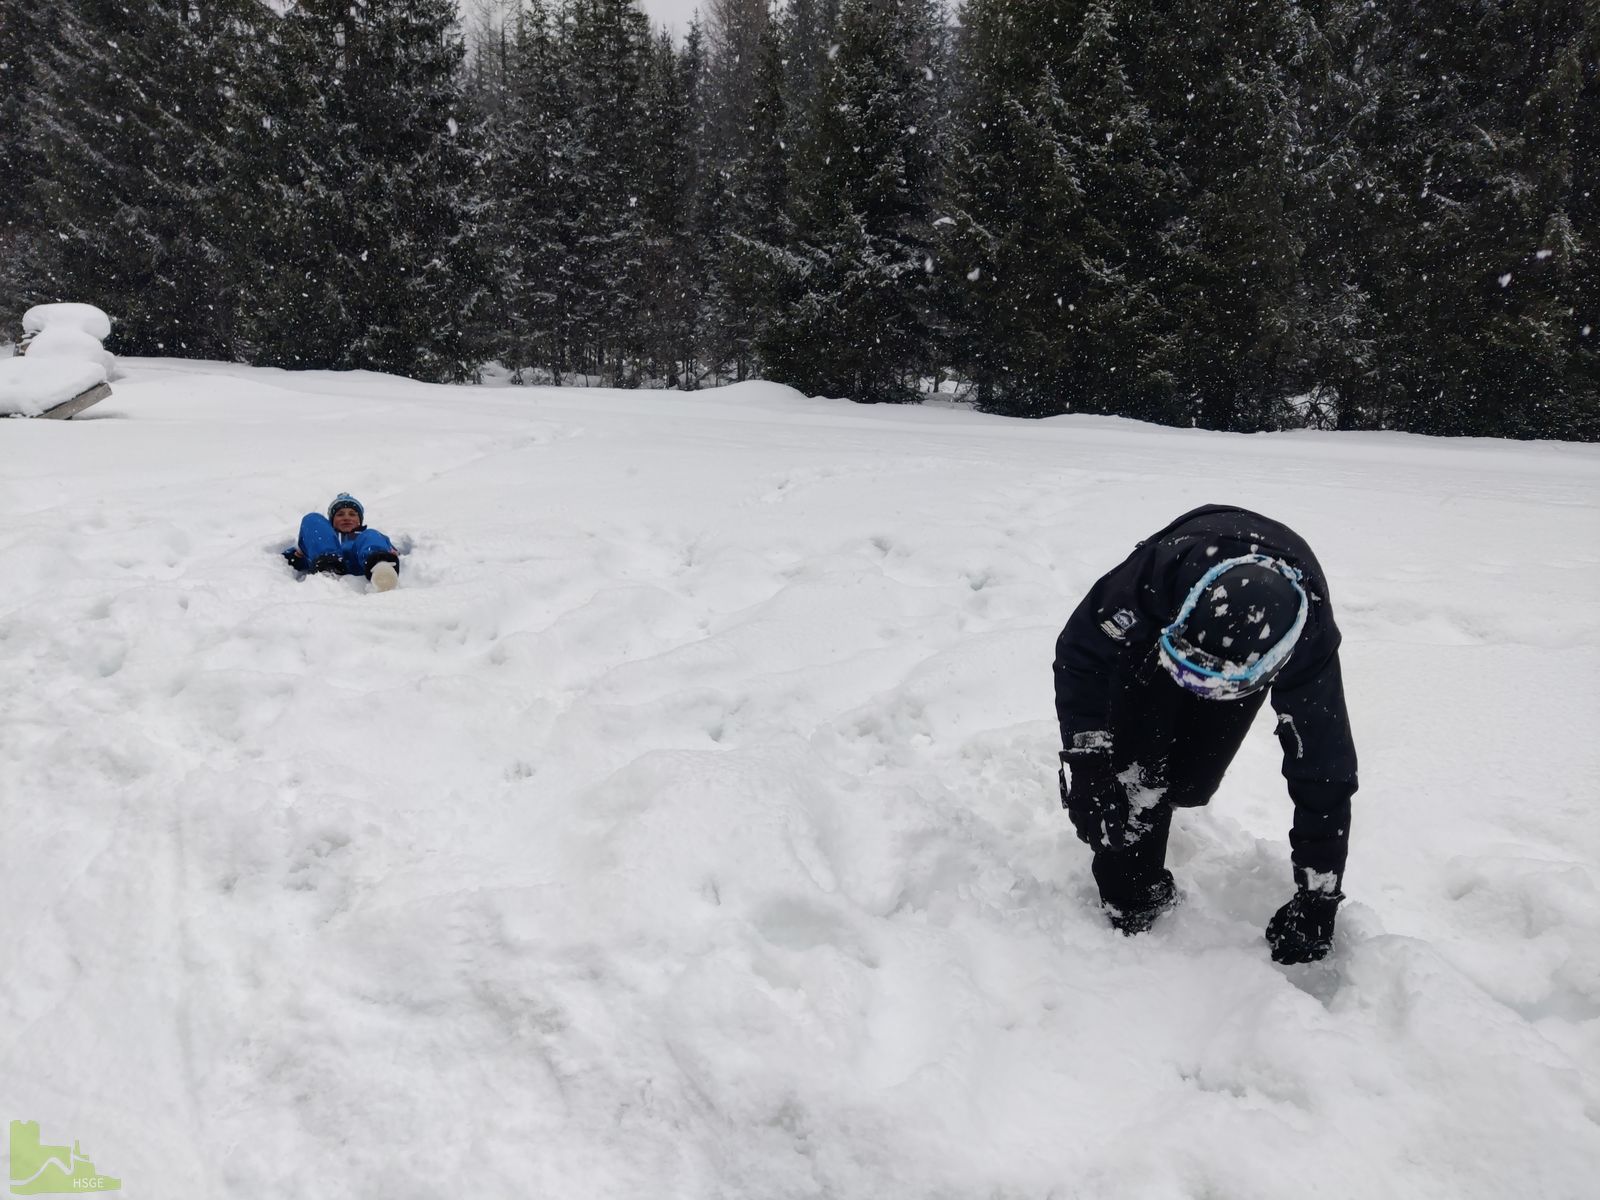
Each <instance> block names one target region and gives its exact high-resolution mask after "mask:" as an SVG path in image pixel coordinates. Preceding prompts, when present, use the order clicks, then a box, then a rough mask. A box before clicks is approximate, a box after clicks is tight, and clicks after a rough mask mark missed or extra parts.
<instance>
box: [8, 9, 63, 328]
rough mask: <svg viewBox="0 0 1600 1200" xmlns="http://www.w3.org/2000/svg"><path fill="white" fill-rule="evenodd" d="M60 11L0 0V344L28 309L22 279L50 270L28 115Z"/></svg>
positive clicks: (39, 154)
mask: <svg viewBox="0 0 1600 1200" xmlns="http://www.w3.org/2000/svg"><path fill="white" fill-rule="evenodd" d="M62 19H63V14H62V10H61V9H59V8H57V7H56V6H55V5H49V4H46V5H40V4H35V3H32V2H31V0H0V343H3V342H6V341H9V340H10V337H11V336H12V333H13V329H14V326H15V323H16V322H17V320H18V319H20V317H21V315H22V312H23V310H24V309H26V308H27V307H28V303H29V296H28V294H27V289H26V284H25V282H24V281H25V279H26V278H27V276H28V274H29V273H30V268H31V271H32V273H33V274H35V275H36V276H44V275H46V274H48V268H47V267H45V266H43V255H44V254H45V253H46V252H47V251H48V249H49V241H48V240H47V239H46V238H45V237H44V236H43V228H42V225H41V222H40V220H39V214H38V210H37V207H36V204H35V196H34V195H33V194H32V184H33V181H34V180H35V179H37V178H38V177H39V175H40V174H41V173H42V170H43V164H44V155H43V151H42V148H41V147H40V146H39V145H38V144H37V143H36V142H35V140H34V139H33V137H32V136H30V134H31V130H32V128H33V123H32V122H30V120H29V114H30V112H31V111H32V110H33V108H34V107H35V106H36V105H39V104H41V103H44V102H45V100H44V94H43V91H42V83H43V76H44V70H45V58H46V55H47V53H48V50H49V47H50V46H52V45H53V44H54V43H55V42H56V40H57V39H58V38H59V37H60V28H61V22H62Z"/></svg>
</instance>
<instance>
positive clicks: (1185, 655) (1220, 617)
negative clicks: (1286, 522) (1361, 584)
mask: <svg viewBox="0 0 1600 1200" xmlns="http://www.w3.org/2000/svg"><path fill="white" fill-rule="evenodd" d="M1309 609H1310V601H1309V599H1308V598H1307V596H1306V591H1305V588H1304V587H1302V586H1301V582H1300V572H1299V571H1298V570H1296V569H1295V568H1294V567H1291V566H1290V565H1289V564H1288V563H1286V562H1283V561H1282V560H1281V559H1276V558H1268V557H1267V556H1266V555H1264V554H1245V555H1241V556H1239V557H1238V558H1230V559H1227V560H1226V561H1224V562H1220V563H1218V564H1217V565H1216V566H1214V567H1212V568H1211V570H1209V571H1207V572H1206V573H1205V575H1203V576H1202V577H1201V579H1200V582H1199V583H1197V584H1195V585H1194V587H1193V588H1192V589H1190V591H1189V594H1188V596H1187V597H1186V598H1185V599H1184V602H1183V607H1182V608H1181V609H1180V610H1179V612H1178V616H1177V619H1176V620H1174V621H1173V622H1172V624H1170V625H1168V626H1167V627H1166V628H1165V629H1163V630H1162V631H1161V637H1160V639H1159V640H1158V642H1157V645H1158V647H1159V650H1158V653H1159V655H1160V659H1161V665H1162V666H1163V667H1165V668H1166V669H1167V673H1168V674H1169V675H1171V676H1172V678H1173V680H1174V681H1175V682H1176V683H1177V684H1178V686H1179V687H1181V688H1183V689H1184V690H1185V691H1188V692H1193V693H1194V694H1195V695H1197V696H1204V697H1206V698H1207V699H1210V700H1237V699H1240V698H1241V697H1244V696H1248V695H1251V694H1252V693H1254V692H1258V691H1260V690H1261V689H1262V688H1265V687H1267V686H1269V685H1270V684H1271V683H1272V681H1273V679H1274V677H1276V675H1277V674H1278V672H1279V671H1280V670H1281V669H1282V668H1283V664H1284V663H1286V662H1287V661H1288V660H1289V656H1290V655H1291V654H1292V653H1294V648H1295V644H1296V643H1297V642H1298V641H1299V640H1300V634H1301V632H1302V631H1303V630H1304V629H1305V626H1306V616H1307V612H1308V610H1309Z"/></svg>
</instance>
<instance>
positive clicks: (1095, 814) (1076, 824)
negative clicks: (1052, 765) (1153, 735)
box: [1061, 734, 1128, 853]
mask: <svg viewBox="0 0 1600 1200" xmlns="http://www.w3.org/2000/svg"><path fill="white" fill-rule="evenodd" d="M1084 736H1085V735H1082V734H1080V735H1078V738H1075V739H1074V742H1075V743H1076V742H1078V741H1079V740H1081V739H1083V738H1084ZM1102 736H1103V735H1102ZM1068 771H1070V772H1071V773H1072V780H1071V784H1070V786H1069V784H1068V780H1067V773H1068ZM1061 807H1062V808H1064V809H1066V810H1067V816H1069V817H1070V818H1072V828H1073V829H1075V830H1076V831H1077V834H1078V838H1079V839H1080V840H1081V841H1082V842H1084V844H1085V845H1087V846H1088V847H1089V848H1090V849H1092V850H1094V851H1096V852H1097V853H1098V852H1100V851H1104V850H1121V849H1122V848H1123V847H1124V846H1126V845H1127V844H1128V789H1127V788H1125V787H1124V786H1123V784H1122V780H1120V779H1118V778H1117V773H1116V770H1115V769H1114V768H1113V767H1112V765H1111V750H1110V746H1109V742H1108V743H1107V744H1106V745H1105V746H1103V747H1099V746H1096V747H1094V748H1080V747H1079V746H1077V745H1076V744H1075V745H1074V747H1073V748H1072V749H1070V750H1064V751H1062V753H1061Z"/></svg>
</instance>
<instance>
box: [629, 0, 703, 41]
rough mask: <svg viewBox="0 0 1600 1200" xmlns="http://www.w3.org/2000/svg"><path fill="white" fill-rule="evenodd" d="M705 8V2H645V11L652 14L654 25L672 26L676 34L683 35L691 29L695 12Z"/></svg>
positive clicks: (670, 0)
mask: <svg viewBox="0 0 1600 1200" xmlns="http://www.w3.org/2000/svg"><path fill="white" fill-rule="evenodd" d="M703 7H704V0H644V10H645V12H647V13H649V14H650V22H651V24H653V25H657V26H660V25H670V26H672V28H673V31H674V32H677V33H682V32H683V31H684V30H685V29H687V28H688V27H689V18H691V17H692V16H694V14H695V10H696V9H698V8H703Z"/></svg>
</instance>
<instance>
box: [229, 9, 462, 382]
mask: <svg viewBox="0 0 1600 1200" xmlns="http://www.w3.org/2000/svg"><path fill="white" fill-rule="evenodd" d="M280 34H281V38H280V42H279V52H280V53H279V68H280V71H281V72H282V75H281V78H280V84H279V91H278V97H279V98H280V99H282V100H285V101H287V106H286V110H285V111H283V112H281V113H279V114H278V115H277V117H276V118H274V119H275V120H281V121H282V122H284V125H285V128H284V131H283V138H284V141H283V144H282V147H281V149H280V151H279V153H280V154H281V156H282V158H283V160H284V162H283V167H284V169H283V170H282V171H281V173H279V174H277V175H276V176H275V178H274V179H273V180H272V182H271V185H270V189H271V190H272V191H273V193H274V194H273V195H272V196H271V197H270V199H272V200H275V201H277V204H276V205H275V206H273V205H269V206H267V208H266V209H264V210H263V216H268V215H269V211H270V210H272V209H275V211H270V224H269V225H268V226H267V227H266V228H265V230H264V236H263V244H262V246H261V251H262V258H263V259H264V260H268V259H270V260H271V262H272V264H273V265H272V268H271V270H270V271H269V272H267V273H266V274H265V276H264V277H263V278H262V279H260V280H259V281H257V288H256V290H258V291H259V293H260V296H259V299H260V303H259V304H258V305H256V306H255V309H256V312H257V314H258V315H257V316H256V317H254V318H253V319H252V321H251V339H252V344H253V347H254V349H255V351H256V353H257V355H258V356H259V358H260V359H261V360H262V361H267V362H278V363H282V364H285V365H295V366H315V367H339V368H366V369H371V370H382V371H393V372H397V373H400V374H408V375H413V376H416V377H418V378H423V379H439V380H443V379H460V378H465V377H469V376H471V375H472V374H473V373H474V372H475V371H476V369H477V366H478V361H479V355H480V349H479V347H477V346H475V345H474V344H473V342H472V332H473V331H474V330H475V329H476V328H478V327H479V326H480V325H481V321H482V315H481V311H480V310H481V308H482V307H483V306H484V305H485V304H486V303H487V301H488V298H489V294H490V292H489V286H488V284H489V280H488V268H487V264H486V263H485V262H484V260H483V257H482V255H481V254H480V251H479V241H480V239H479V235H478V230H477V228H476V222H477V220H478V211H477V207H476V196H477V191H478V184H477V179H476V176H477V171H478V168H479V158H478V150H477V147H476V141H475V131H474V130H473V129H472V127H471V126H470V125H469V124H467V123H466V122H467V120H468V106H467V105H466V104H465V101H464V97H463V92H462V87H463V79H462V75H461V66H462V58H463V46H462V42H461V38H460V35H459V32H458V30H457V29H456V13H455V6H454V4H453V2H452V0H364V2H361V3H349V0H302V3H300V4H299V5H297V6H296V7H295V8H294V9H293V10H291V11H290V13H289V14H288V16H287V17H286V19H285V21H284V22H283V28H282V29H281V30H280Z"/></svg>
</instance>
